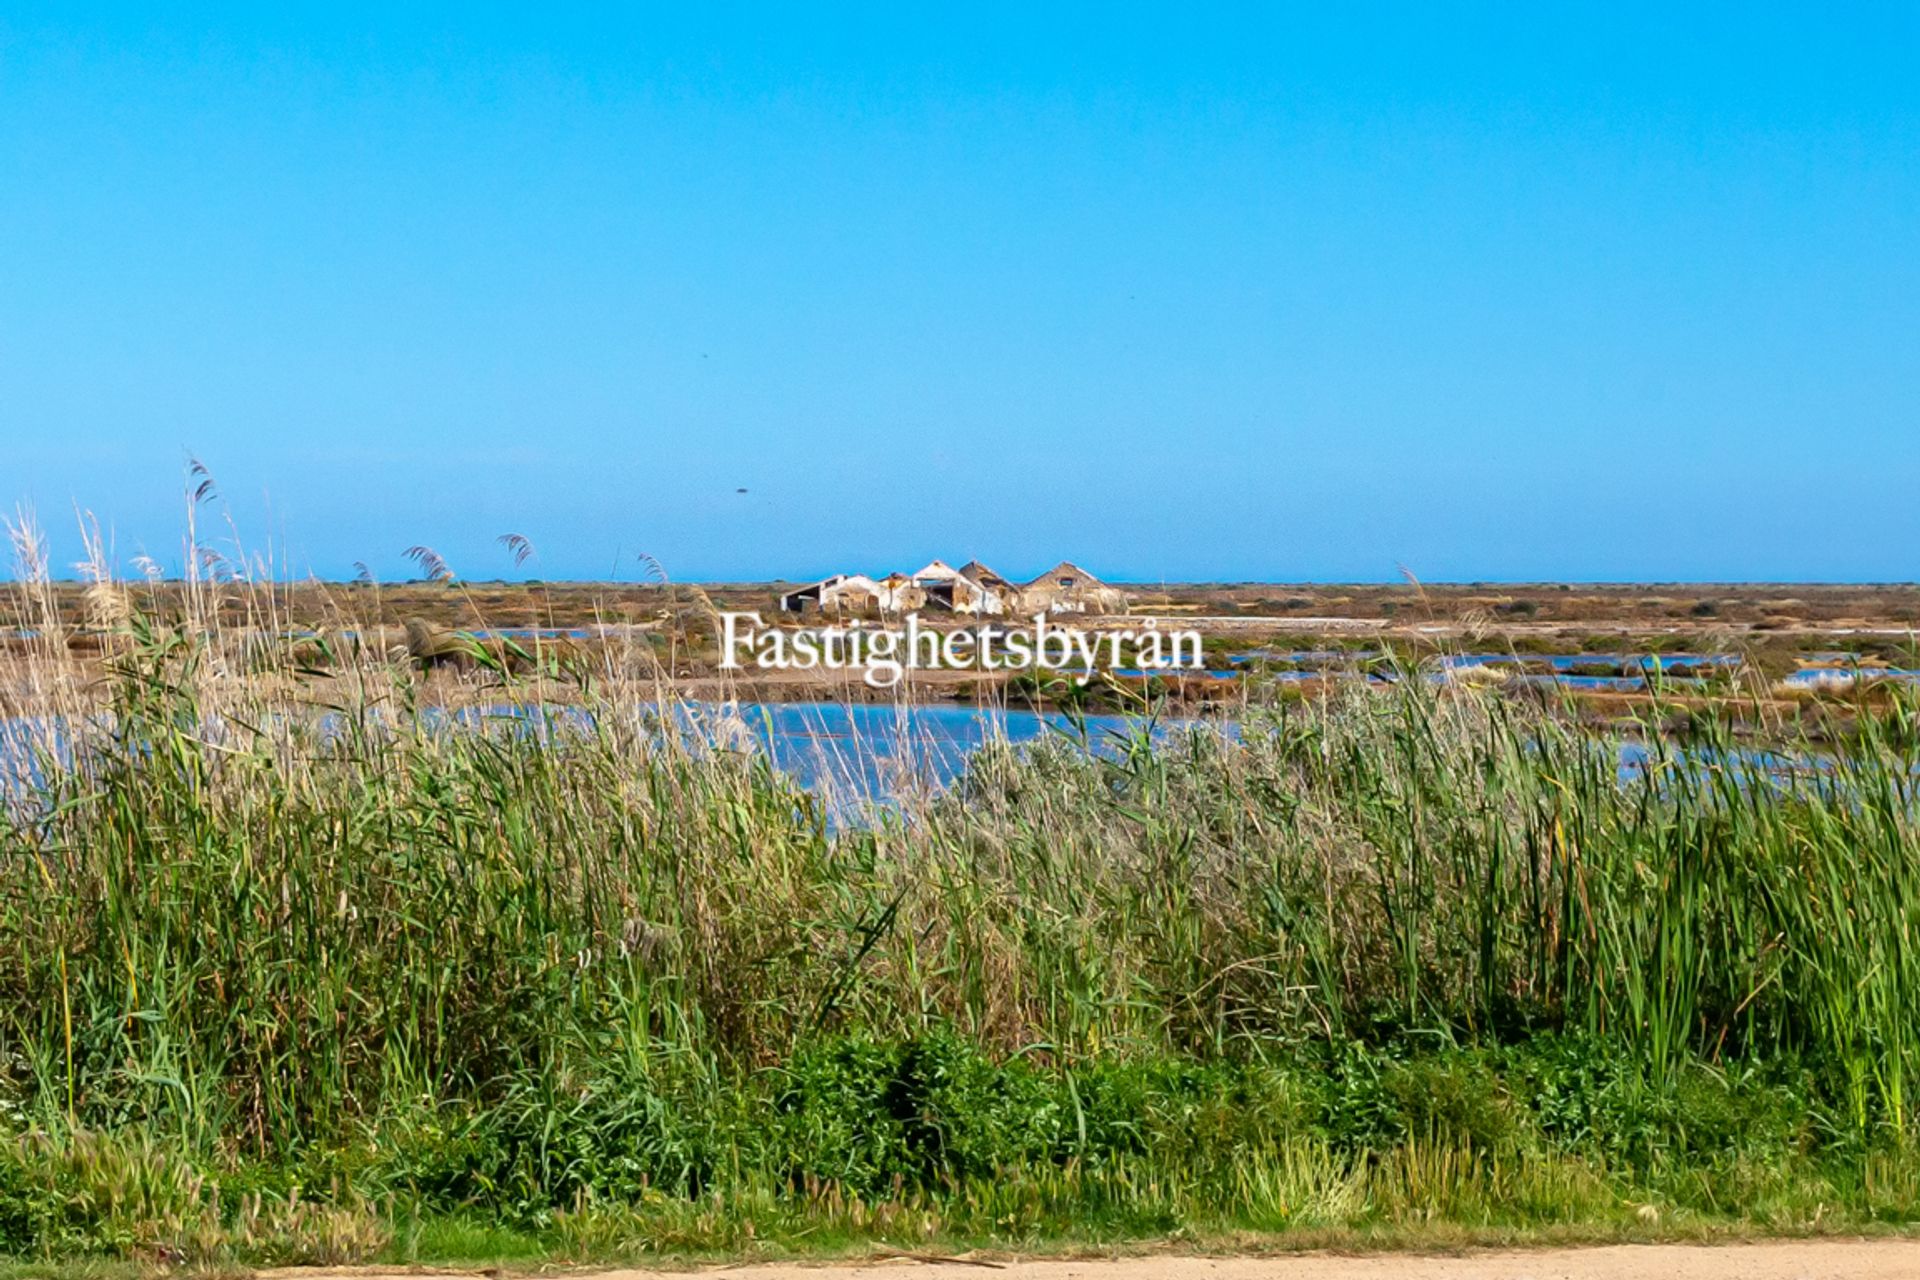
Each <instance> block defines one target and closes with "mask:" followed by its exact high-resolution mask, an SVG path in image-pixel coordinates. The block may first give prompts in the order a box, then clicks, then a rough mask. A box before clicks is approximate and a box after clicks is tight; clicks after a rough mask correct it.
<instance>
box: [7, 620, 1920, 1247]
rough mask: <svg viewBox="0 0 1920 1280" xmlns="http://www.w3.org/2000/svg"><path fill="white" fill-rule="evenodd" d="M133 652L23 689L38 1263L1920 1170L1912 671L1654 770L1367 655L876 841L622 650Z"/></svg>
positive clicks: (1804, 1191) (941, 1237) (1699, 1197)
mask: <svg viewBox="0 0 1920 1280" xmlns="http://www.w3.org/2000/svg"><path fill="white" fill-rule="evenodd" d="M536 665H537V664H536ZM109 667H110V670H111V674H110V676H109V677H108V679H107V680H106V682H105V683H104V684H103V685H100V686H96V687H93V688H89V689H78V688H76V687H74V685H73V682H72V681H66V682H64V683H63V680H62V678H61V671H60V668H59V667H58V665H57V663H56V661H55V660H54V659H53V658H51V657H50V658H49V659H48V660H47V663H46V664H45V665H41V666H35V665H34V664H33V662H32V661H31V660H30V658H29V659H23V660H22V665H20V666H19V668H18V669H17V670H16V671H14V672H12V673H11V678H10V680H9V682H8V685H7V687H8V689H10V690H11V691H12V692H11V693H9V695H8V697H9V699H10V705H9V711H10V712H12V713H15V714H33V715H38V716H41V717H42V718H41V719H40V720H39V721H38V722H37V725H36V726H34V727H31V728H30V729H29V730H27V731H23V732H22V734H21V735H20V736H18V737H17V738H16V743H17V745H16V747H15V748H14V749H13V750H12V752H11V754H10V756H9V757H8V758H9V760H10V761H11V763H10V765H9V769H10V771H11V773H12V775H13V776H12V781H11V783H10V789H9V790H8V792H7V801H6V802H7V805H8V816H7V820H6V822H5V824H4V827H0V957H4V958H5V962H4V964H0V1254H4V1255H13V1256H16V1257H28V1258H32V1257H59V1258H71V1257H75V1256H80V1255H98V1256H106V1257H131V1258H140V1259H157V1260H167V1261H175V1260H212V1261H223V1260H238V1261H282V1260H303V1259H328V1258H331V1259H336V1260H348V1259H357V1258H365V1257H377V1256H388V1257H406V1256H445V1255H449V1254H455V1255H466V1256H472V1255H473V1254H475V1253H480V1254H487V1253H498V1252H516V1251H536V1252H539V1253H542V1254H548V1255H556V1256H564V1257H574V1258H579V1257H608V1256H615V1255H627V1254H633V1253H641V1252H649V1251H654V1252H659V1251H664V1252H675V1253H682V1252H698V1251H703V1250H722V1251H731V1250H739V1249H745V1248H753V1247H765V1246H767V1245H769V1243H771V1244H772V1245H776V1246H779V1247H792V1248H801V1249H815V1248H832V1247H840V1246H845V1245H848V1244H850V1243H853V1242H857V1241H861V1240H869V1239H881V1240H887V1241H891V1242H894V1243H895V1244H897V1245H901V1246H903V1247H904V1246H907V1245H915V1246H918V1245H921V1244H924V1243H926V1242H928V1241H932V1242H934V1243H935V1244H937V1245H938V1244H954V1243H973V1242H1001V1243H1019V1244H1031V1243H1032V1242H1035V1241H1044V1240H1050V1239H1089V1238H1091V1239H1135V1238H1143V1237H1151V1238H1159V1237H1165V1236H1169V1235H1183V1234H1184V1235H1188V1236H1201V1237H1206V1236H1212V1235H1218V1234H1220V1233H1231V1232H1235V1231H1258V1232H1287V1233H1302V1232H1312V1231H1320V1230H1329V1229H1352V1230H1359V1231H1362V1232H1368V1231H1398V1230H1412V1229H1421V1230H1439V1231H1447V1230H1495V1231H1514V1232H1523V1233H1524V1232H1536V1231H1539V1232H1570V1233H1581V1232H1601V1233H1606V1232H1613V1231H1628V1232H1631V1231H1643V1230H1650V1229H1663V1230H1664V1229H1680V1230H1704V1229H1716V1228H1719V1227H1723V1226H1729V1225H1731V1226H1735V1227H1744V1226H1759V1227H1765V1228H1770V1229H1782V1230H1787V1229H1812V1228H1822V1227H1832V1226H1835V1225H1847V1224H1859V1223H1866V1222H1895V1223H1899V1222H1905V1221H1907V1220H1908V1219H1909V1218H1910V1217H1911V1216H1913V1215H1914V1214H1915V1213H1916V1200H1920V1196H1917V1195H1916V1190H1917V1189H1920V1152H1916V1150H1915V1143H1914V1132H1915V1124H1916V1122H1915V1117H1914V1115H1913V1098H1912V1096H1911V1095H1912V1089H1911V1086H1912V1085H1913V1084H1914V1083H1915V1070H1916V1067H1917V1066H1920V1058H1917V1057H1916V1052H1917V1051H1920V1000H1917V999H1916V997H1917V996H1920V950H1917V949H1916V945H1915V943H1914V940H1913V936H1912V930H1913V927H1914V924H1915V923H1916V921H1917V920H1920V859H1916V852H1917V851H1920V842H1917V841H1916V823H1915V812H1914V787H1915V774H1914V763H1915V756H1916V745H1915V744H1916V737H1917V736H1920V735H1916V733H1915V721H1914V719H1913V709H1912V706H1911V704H1910V703H1909V702H1907V701H1902V700H1898V699H1896V700H1894V701H1892V702H1890V703H1889V704H1888V705H1887V706H1886V707H1885V708H1883V709H1882V710H1881V711H1879V712H1878V713H1876V714H1875V715H1874V716H1871V717H1867V718H1865V719H1864V720H1863V722H1862V724H1861V725H1860V727H1859V731H1858V732H1857V733H1855V734H1854V735H1852V736H1851V737H1849V739H1848V740H1847V741H1846V742H1845V744H1844V745H1843V746H1842V747H1840V748H1839V750H1838V752H1837V753H1829V754H1828V755H1826V756H1825V757H1824V758H1823V765H1822V767H1821V768H1819V769H1817V770H1814V769H1807V770H1787V771H1783V772H1775V773H1768V772H1767V770H1766V768H1765V766H1764V763H1759V762H1755V761H1752V760H1751V759H1747V758H1744V757H1741V756H1739V755H1738V753H1737V751H1736V748H1735V745H1734V743H1733V741H1732V740H1731V739H1730V738H1726V737H1725V736H1724V735H1722V734H1721V732H1720V730H1718V729H1717V728H1716V727H1715V724H1714V721H1713V718H1712V717H1711V716H1701V715H1696V716H1695V717H1694V718H1693V722H1692V729H1691V731H1690V737H1689V739H1688V741H1686V742H1685V743H1676V742H1673V741H1667V740H1655V741H1653V742H1651V743H1650V744H1649V749H1650V756H1649V765H1648V768H1647V769H1646V771H1645V772H1644V773H1642V774H1637V775H1635V776H1633V777H1630V778H1628V779H1626V780H1624V781H1623V779H1622V777H1621V775H1620V771H1619V767H1618V747H1619V743H1617V742H1615V741H1612V740H1609V739H1605V738H1601V737H1596V736H1595V735H1593V734H1592V733H1590V732H1586V731H1582V730H1580V729H1578V728H1576V727H1574V726H1572V725H1570V724H1568V723H1567V722H1566V721H1565V720H1564V719H1563V718H1562V717H1560V716H1559V715H1557V714H1556V713H1555V712H1554V711H1553V710H1552V709H1551V708H1544V707H1540V706H1538V705H1533V704H1523V703H1520V702H1517V701H1508V700H1503V699H1501V698H1500V697H1498V696H1497V695H1492V694H1488V693H1484V692H1476V691H1473V690H1470V689H1464V688H1454V689H1433V688H1429V687H1426V686H1425V685H1424V684H1420V683H1419V682H1415V683H1413V684H1409V685H1406V686H1402V687H1399V688H1395V689H1392V690H1369V689H1365V688H1355V689H1352V690H1348V691H1345V692H1343V693H1340V694H1338V695H1337V696H1329V698H1327V699H1325V700H1307V701H1295V702H1290V703H1287V704H1285V705H1282V706H1276V707H1274V708H1271V709H1267V710H1260V709H1255V710H1254V711H1253V712H1252V713H1251V714H1250V715H1249V716H1248V717H1247V718H1246V720H1245V722H1244V725H1243V732H1242V733H1241V735H1240V737H1239V738H1238V740H1234V741H1230V740H1227V739H1225V738H1223V737H1222V736H1221V735H1220V734H1218V733H1217V732H1211V731H1203V732H1196V733H1176V734H1163V735H1161V736H1159V737H1153V736H1150V735H1149V734H1148V733H1147V732H1145V731H1144V730H1143V732H1142V733H1141V734H1140V735H1139V736H1137V737H1135V738H1132V739H1127V740H1112V741H1107V742H1105V743H1103V744H1101V749H1100V750H1098V751H1089V750H1086V749H1085V748H1084V747H1083V746H1082V745H1081V744H1077V743H1075V742H1072V741H1069V740H1066V739H1063V740H1061V741H1059V742H1056V743H1051V744H1047V745H1044V746H1042V747H1041V748H1039V749H1035V750H1032V751H1028V752H1025V753H1020V754H1016V753H1013V752H1011V751H988V752H986V753H983V754H982V755H981V756H979V757H977V758H976V760H975V762H974V764H973V767H972V768H971V770H970V772H969V774H968V776H967V777H966V779H965V780H964V782H963V783H962V784H961V785H960V786H959V787H957V788H956V789H954V790H953V791H951V792H949V793H945V794H929V795H915V796H912V797H910V798H908V799H906V800H904V801H903V802H901V803H900V804H899V805H898V806H896V807H894V808H892V809H890V810H888V811H886V812H884V813H882V814H879V815H877V816H876V817H875V819H874V820H873V821H872V822H870V823H867V824H865V825H856V826H835V825H833V824H830V823H829V822H828V820H827V817H826V816H825V812H824V809H823V806H822V805H821V804H820V803H819V801H818V799H817V798H816V797H812V796H809V795H808V794H806V793H804V792H801V791H799V790H796V789H795V788H794V787H793V786H792V785H791V784H789V783H788V782H787V781H785V780H784V779H783V778H782V777H780V776H779V775H777V774H775V773H774V772H772V771H771V770H770V769H769V768H768V767H767V765H766V763H765V762H764V760H763V759H762V758H761V757H759V756H758V755H756V754H754V753H752V752H735V751H724V750H722V751H716V750H712V749H709V748H708V746H707V744H706V741H705V739H704V738H703V737H702V738H689V737H688V736H687V735H684V734H682V733H679V732H676V731H673V730H671V729H669V728H666V727H664V726H663V724H662V722H661V720H660V718H659V716H658V715H657V714H655V713H654V712H653V711H652V710H651V709H650V708H649V707H648V706H647V705H645V704H643V703H642V702H641V701H640V700H639V697H638V695H639V693H640V692H641V690H640V689H639V688H637V687H636V686H635V685H633V684H632V683H631V682H630V681H628V680H625V679H623V678H622V675H623V673H621V672H618V671H602V672H598V673H588V672H580V671H573V672H571V673H569V678H570V679H572V680H573V682H574V683H573V686H572V687H571V688H570V689H569V700H570V702H572V703H574V704H576V705H584V706H585V707H586V708H587V709H588V710H589V712H591V715H590V716H589V717H586V718H582V717H580V716H578V715H575V714H571V713H570V714H568V715H566V716H564V717H562V716H557V715H554V716H549V715H547V714H546V713H544V712H543V711H542V709H541V708H542V705H543V701H544V700H543V696H542V683H541V682H542V680H543V679H545V678H547V677H541V676H535V677H532V678H515V679H513V680H511V681H510V682H509V683H507V684H505V685H504V686H502V687H500V688H498V689H496V690H494V691H493V692H492V693H491V694H490V695H489V699H490V700H492V701H494V702H496V703H500V704H503V705H506V704H511V705H513V706H514V707H515V708H516V714H515V715H514V716H511V717H501V718H498V719H494V720H490V721H487V722H485V723H481V724H470V725H466V726H463V727H459V728H449V727H448V725H447V723H446V721H445V720H444V719H443V718H440V717H437V716H432V715H425V714H420V713H418V712H417V711H416V709H415V708H416V706H417V703H418V700H419V693H420V688H419V685H418V684H417V677H416V676H415V675H414V674H413V673H411V672H410V671H408V670H407V669H406V668H405V667H404V666H403V665H392V666H389V665H384V664H381V663H378V662H374V661H372V660H368V661H366V662H365V663H363V664H362V665H360V666H357V667H356V668H354V670H353V671H352V672H351V673H349V675H348V676H346V677H343V676H342V675H341V674H340V672H338V671H337V670H336V671H334V672H333V673H332V674H330V676H329V677H328V679H327V680H326V681H325V684H324V688H325V689H326V694H325V701H326V702H327V704H328V705H316V695H315V693H314V689H315V687H316V686H314V685H311V684H309V683H306V682H305V681H304V680H303V677H302V676H301V675H300V673H299V671H297V670H296V669H294V668H292V667H290V666H287V665H285V664H281V665H278V666H276V665H275V664H274V663H273V661H272V660H271V657H270V656H269V657H267V658H262V657H260V656H259V655H252V656H251V657H248V658H247V659H246V660H245V661H241V660H239V659H237V658H236V656H235V654H234V653H233V652H231V651H229V650H225V649H222V648H221V646H220V644H219V643H218V639H217V637H210V636H208V635H205V634H201V633H198V632H196V631H195V630H194V629H193V628H191V627H160V626H157V625H155V624H150V623H148V622H146V621H144V620H142V619H140V618H138V617H135V618H133V619H131V620H130V621H125V622H124V623H122V624H120V630H119V632H118V633H117V638H116V640H115V641H114V643H113V645H112V656H111V658H110V660H109ZM629 674H630V673H629ZM474 678H475V679H486V678H489V677H488V676H487V675H486V673H485V672H484V671H483V672H481V673H480V674H479V675H477V676H476V677H474ZM49 716H51V717H52V719H48V718H46V717H49ZM1775 745H1776V746H1777V748H1778V749H1779V750H1780V751H1781V752H1783V753H1784V754H1785V755H1786V756H1788V757H1792V756H1795V755H1797V754H1798V751H1797V748H1798V747H1799V746H1800V745H1801V744H1796V743H1795V742H1792V741H1781V742H1779V743H1777V744H1775ZM1748 746H1749V747H1750V744H1748ZM852 749H855V750H857V749H858V748H857V746H856V747H854V748H852ZM1742 749H1746V748H1742Z"/></svg>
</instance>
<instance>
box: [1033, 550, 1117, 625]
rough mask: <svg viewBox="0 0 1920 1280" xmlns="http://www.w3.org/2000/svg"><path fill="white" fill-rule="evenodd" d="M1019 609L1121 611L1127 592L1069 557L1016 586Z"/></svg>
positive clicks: (1055, 611)
mask: <svg viewBox="0 0 1920 1280" xmlns="http://www.w3.org/2000/svg"><path fill="white" fill-rule="evenodd" d="M1020 602H1021V607H1022V608H1023V609H1029V610H1036V611H1040V610H1044V611H1045V612H1047V613H1125V612H1126V611H1127V593H1126V592H1124V591H1122V590H1120V589H1119V588H1118V587H1110V586H1108V585H1107V584H1106V583H1104V582H1102V581H1100V579H1098V578H1096V577H1094V576H1093V575H1092V574H1091V573H1088V572H1087V571H1086V570H1085V569H1082V568H1081V567H1080V566H1079V565H1077V564H1075V563H1073V561H1071V560H1062V561H1061V562H1060V563H1059V564H1057V565H1055V566H1053V568H1051V569H1049V570H1047V571H1046V572H1045V573H1043V574H1041V575H1040V576H1039V577H1037V578H1035V579H1034V580H1033V581H1031V582H1029V583H1027V584H1026V585H1025V586H1024V587H1022V588H1021V589H1020Z"/></svg>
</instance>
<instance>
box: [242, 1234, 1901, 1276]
mask: <svg viewBox="0 0 1920 1280" xmlns="http://www.w3.org/2000/svg"><path fill="white" fill-rule="evenodd" d="M265 1274H266V1275H268V1276H273V1277H279V1278H280V1280H296V1278H297V1280H410V1273H407V1272H404V1271H395V1272H383V1271H380V1270H378V1269H359V1268H355V1269H352V1270H349V1271H335V1272H328V1271H309V1270H286V1271H279V1272H269V1273H265ZM419 1274H420V1273H418V1272H415V1273H411V1277H417V1276H418V1275H419ZM935 1274H938V1275H947V1276H962V1275H997V1276H1005V1277H1008V1280H1639V1278H1640V1277H1648V1278H1649V1280H1653V1278H1658V1280H1920V1240H1892V1239H1882V1240H1776V1241H1764V1242H1758V1243H1753V1244H1730V1245H1686V1244H1672V1245H1609V1246H1602V1247H1594V1248H1574V1249H1529V1250H1516V1251H1506V1250H1500V1251H1487V1252H1478V1253H1469V1254H1464V1255H1460V1256H1451V1257H1426V1256H1409V1255H1406V1254H1370V1255H1366V1256H1362V1257H1338V1256H1333V1255H1328V1254H1287V1255H1281V1256H1275V1257H1267V1258H1198V1257H1137V1258H1083V1259H1074V1260H1035V1261H1010V1262H1008V1261H991V1262H990V1261H986V1260H975V1259H966V1258H945V1259H938V1260H933V1259H929V1260H925V1261H922V1260H918V1259H914V1258H907V1257H898V1258H883V1259H878V1260H875V1261H873V1262H862V1263H832V1264H824V1265H814V1264H807V1263H775V1264H765V1265H750V1266H738V1267H724V1268H705V1269H701V1270H698V1271H694V1272H686V1271H679V1272H662V1271H604V1272H597V1273H592V1275H591V1280H651V1278H652V1277H658V1276H667V1275H679V1276H687V1275H694V1276H715V1277H725V1280H889V1278H890V1277H895V1276H900V1277H908V1276H912V1277H923V1276H931V1275H935Z"/></svg>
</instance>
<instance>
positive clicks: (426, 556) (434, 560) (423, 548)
mask: <svg viewBox="0 0 1920 1280" xmlns="http://www.w3.org/2000/svg"><path fill="white" fill-rule="evenodd" d="M402 554H404V555H405V556H406V557H407V559H409V560H411V561H413V562H414V563H415V564H417V565H419V566H420V572H421V573H423V574H425V575H426V576H427V577H428V578H429V579H430V580H431V581H434V582H452V581H453V567H452V566H451V565H449V564H448V563H447V562H446V560H445V559H443V558H442V557H441V555H440V553H439V552H438V551H435V550H434V549H433V548H432V547H429V546H427V545H425V544H424V543H415V544H414V545H413V546H411V547H408V548H407V549H406V551H405V552H403V553H402Z"/></svg>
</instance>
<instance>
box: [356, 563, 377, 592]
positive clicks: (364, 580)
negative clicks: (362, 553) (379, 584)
mask: <svg viewBox="0 0 1920 1280" xmlns="http://www.w3.org/2000/svg"><path fill="white" fill-rule="evenodd" d="M353 580H354V581H355V582H356V583H358V584H359V585H360V586H363V587H370V586H372V585H373V570H372V569H369V568H368V567H367V562H366V561H365V560H355V561H354V562H353Z"/></svg>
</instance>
